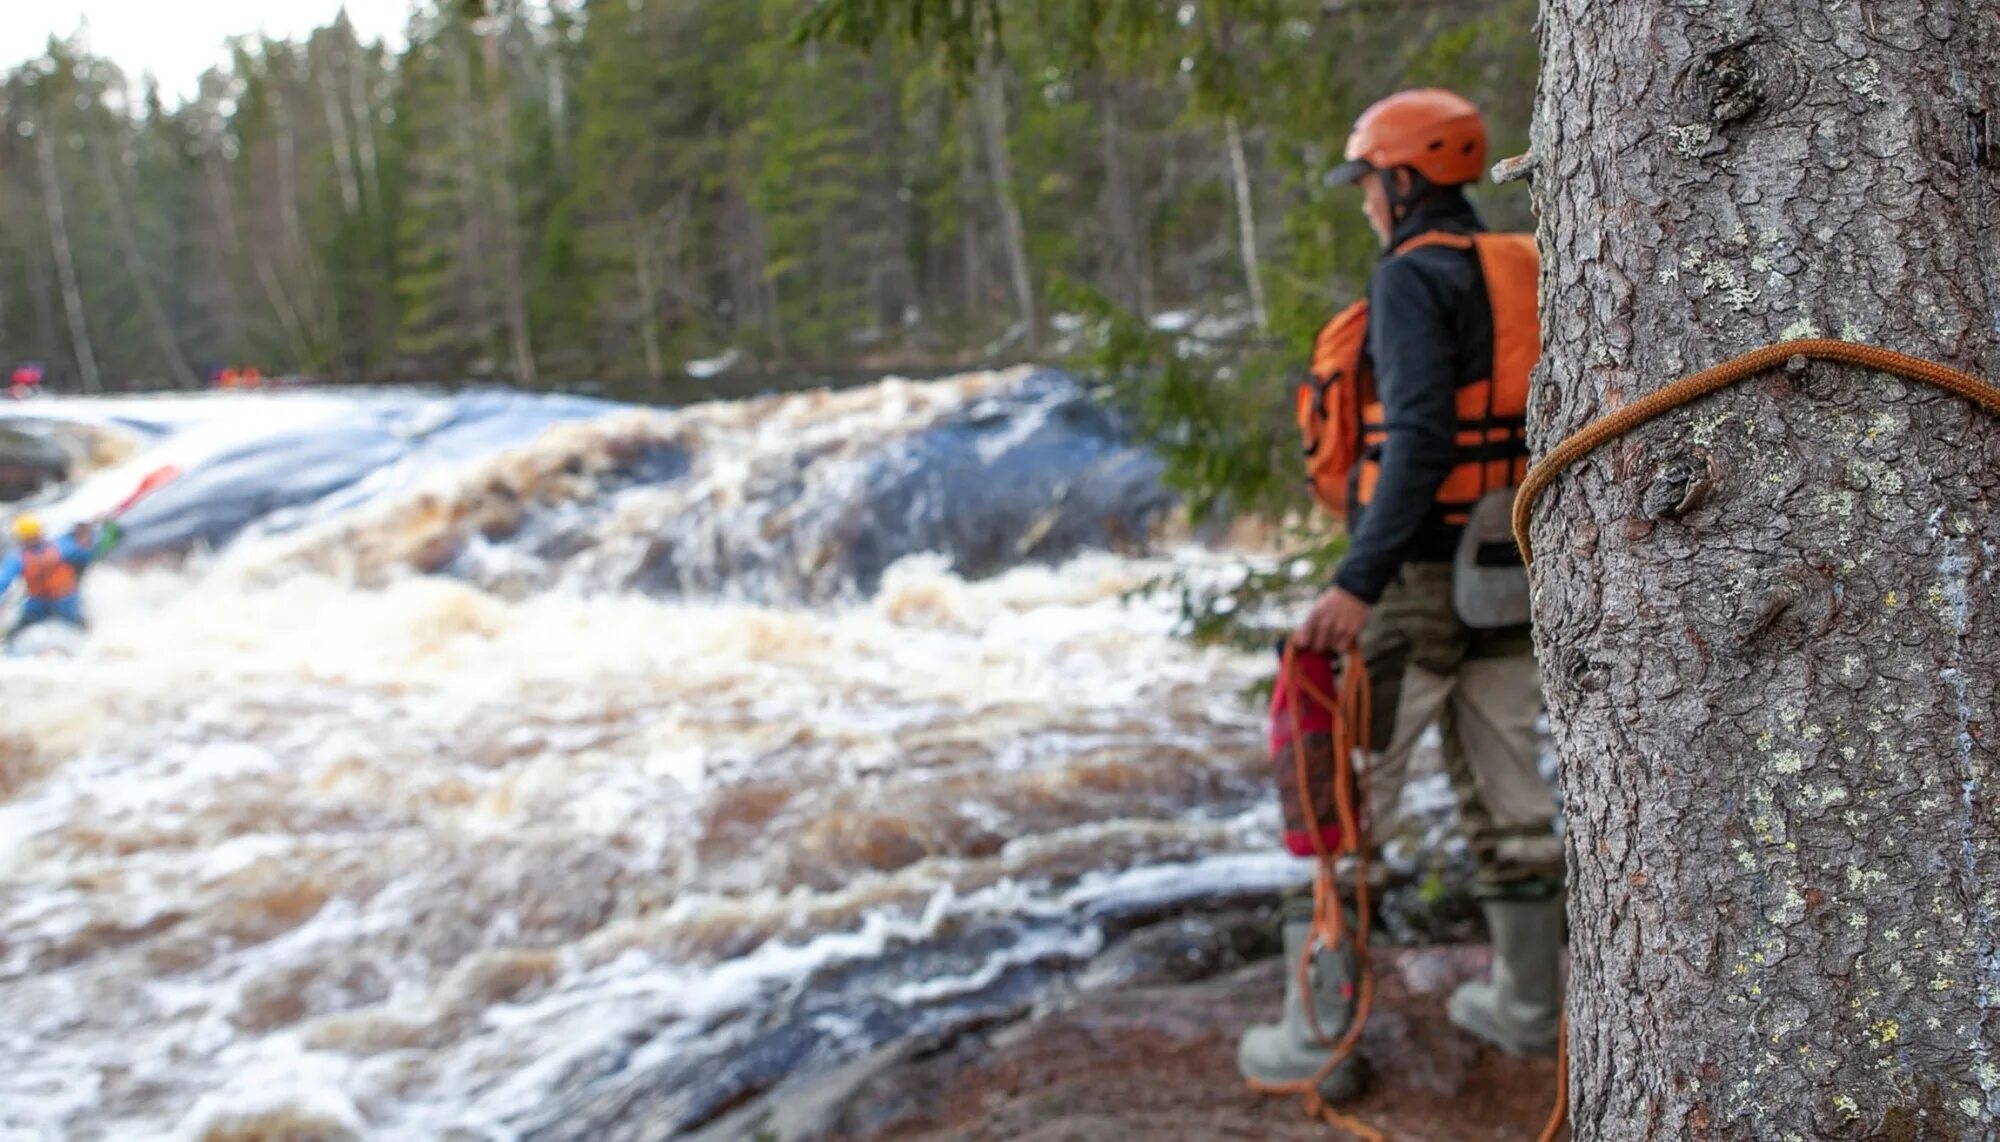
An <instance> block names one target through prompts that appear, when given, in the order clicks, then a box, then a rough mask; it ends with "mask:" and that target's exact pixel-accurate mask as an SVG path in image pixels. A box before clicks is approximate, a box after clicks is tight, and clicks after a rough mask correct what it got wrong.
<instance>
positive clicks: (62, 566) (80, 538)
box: [0, 513, 123, 642]
mask: <svg viewBox="0 0 2000 1142" xmlns="http://www.w3.org/2000/svg"><path fill="white" fill-rule="evenodd" d="M121 538H123V534H122V533H121V532H120V530H119V527H118V524H117V522H116V521H106V522H105V523H104V524H103V525H102V526H100V527H91V526H90V525H88V524H82V525H78V527H77V528H76V530H75V531H74V532H72V534H70V535H67V536H64V537H63V538H62V539H61V540H58V541H54V542H51V541H50V540H49V539H48V537H47V536H46V535H44V534H43V530H42V521H41V519H40V518H39V517H37V516H35V515H34V514H32V513H24V514H22V515H18V516H16V517H14V539H15V542H16V543H17V544H18V545H19V547H18V549H17V550H16V551H15V552H14V553H13V554H12V555H9V556H8V557H7V559H6V561H5V562H0V595H5V594H6V593H7V591H8V590H9V589H10V588H12V587H13V585H14V581H15V580H16V579H19V580H20V581H21V582H22V584H23V585H24V586H25V587H26V588H27V591H28V598H27V600H26V601H25V602H23V603H22V604H21V613H20V614H19V616H17V617H16V618H15V620H14V625H13V627H12V628H11V629H10V630H8V632H7V638H6V641H7V642H12V641H13V640H14V637H15V636H16V635H18V634H20V633H21V632H22V631H24V630H26V629H28V628H29V627H31V626H34V625H35V624H37V623H43V622H47V621H49V620H50V619H59V620H61V621H63V622H66V623H68V624H70V625H71V626H74V627H77V628H79V629H82V628H84V627H86V626H87V625H88V623H87V622H86V620H85V619H84V616H83V597H82V595H81V593H80V592H79V591H78V586H79V584H80V582H81V580H82V576H83V571H84V569H85V568H87V567H89V566H90V565H91V563H93V562H95V561H96V560H98V559H100V558H102V557H103V556H104V555H106V554H108V553H109V552H110V551H111V549H112V548H113V547H116V546H117V545H118V541H119V540H120V539H121Z"/></svg>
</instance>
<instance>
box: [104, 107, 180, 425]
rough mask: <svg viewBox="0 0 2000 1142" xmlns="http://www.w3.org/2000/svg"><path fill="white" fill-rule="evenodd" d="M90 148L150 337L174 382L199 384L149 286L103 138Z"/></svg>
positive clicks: (121, 188) (157, 296)
mask: <svg viewBox="0 0 2000 1142" xmlns="http://www.w3.org/2000/svg"><path fill="white" fill-rule="evenodd" d="M90 152H91V160H92V165H93V166H95V167H96V168H97V181H98V185H99V186H100V188H101V190H102V193H103V195H104V202H105V205H106V207H107V208H108V209H109V211H110V214H111V230H112V234H113V236H114V237H116V238H117V239H118V250H119V252H120V253H121V254H122V255H124V259H125V272H126V273H127V274H128V275H130V276H131V278H132V286H133V288H134V289H136V290H138V291H139V308H141V309H143V310H145V311H146V321H147V323H148V324H149V325H151V326H152V327H153V340H154V343H155V344H157V345H158V346H159V349H160V356H161V358H162V359H163V360H165V361H166V363H167V371H168V372H170V373H172V374H173V377H174V383H175V384H177V385H179V386H180V387H182V388H184V389H197V388H200V387H201V381H200V379H199V378H197V377H196V376H195V374H194V369H193V368H192V367H190V366H189V365H188V362H187V358H186V357H185V356H183V355H182V353H181V347H180V343H179V342H178V341H177V340H175V338H174V326H173V322H172V321H170V320H168V318H167V311H166V308H165V307H164V306H162V305H161V304H160V293H159V291H158V290H157V289H155V288H154V287H153V275H152V274H151V273H150V272H148V271H147V269H146V259H145V257H144V256H143V255H142V254H141V253H140V250H139V235H138V232H137V230H136V229H134V227H133V225H132V214H131V211H130V210H128V209H127V208H126V205H125V188H124V185H123V184H122V183H121V182H120V181H119V179H118V174H117V172H116V171H115V170H113V169H112V166H111V159H110V156H109V155H108V154H106V153H105V147H104V144H103V141H102V140H92V141H91V145H90Z"/></svg>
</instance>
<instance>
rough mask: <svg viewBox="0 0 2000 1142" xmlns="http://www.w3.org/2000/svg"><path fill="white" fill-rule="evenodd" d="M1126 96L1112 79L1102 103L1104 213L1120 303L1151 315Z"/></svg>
mask: <svg viewBox="0 0 2000 1142" xmlns="http://www.w3.org/2000/svg"><path fill="white" fill-rule="evenodd" d="M1123 102H1124V96H1123V94H1122V93H1121V92H1120V91H1119V87H1118V82H1117V81H1116V80H1109V81H1107V82H1106V83H1105V85H1104V94H1103V97H1102V99H1101V100H1100V101H1099V112H1100V115H1101V117H1102V119H1103V121H1104V212H1105V215H1106V220H1107V221H1108V222H1109V223H1110V224H1111V245H1112V250H1113V251H1114V255H1115V259H1116V264H1117V269H1118V286H1119V294H1120V296H1119V301H1120V302H1122V303H1123V304H1124V305H1125V306H1126V307H1127V308H1128V309H1131V310H1132V311H1133V312H1135V313H1138V314H1139V315H1140V316H1142V317H1143V316H1151V311H1152V304H1151V298H1149V297H1148V296H1147V294H1148V292H1149V291H1148V290H1147V289H1146V276H1145V272H1144V270H1143V269H1142V268H1141V267H1142V265H1143V260H1142V258H1141V256H1140V252H1139V242H1140V239H1139V232H1140V231H1139V203H1138V199H1137V198H1136V197H1135V196H1134V195H1133V193H1132V179H1131V177H1130V176H1129V175H1128V173H1127V172H1126V164H1125V129H1124V126H1123V118H1124V117H1123V115H1122V114H1121V112H1120V105H1121V104H1122V103H1123Z"/></svg>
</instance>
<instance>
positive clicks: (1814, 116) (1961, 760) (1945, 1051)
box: [1531, 0, 2000, 1142]
mask: <svg viewBox="0 0 2000 1142" xmlns="http://www.w3.org/2000/svg"><path fill="white" fill-rule="evenodd" d="M1541 49H1542V61H1543V71H1542V87H1541V91H1540V98H1539V101H1538V107H1537V111H1536V118H1535V128H1534V151H1535V170H1536V174H1535V194H1536V200H1537V205H1538V207H1539V209H1540V212H1541V217H1542V238H1543V243H1544V248H1545V251H1546V254H1547V270H1546V273H1545V277H1544V282H1545V286H1546V289H1547V290H1548V296H1547V297H1546V298H1545V306H1544V312H1545V313H1546V314H1547V315H1548V317H1547V324H1546V328H1545V337H1546V341H1547V356H1546V357H1545V358H1544V364H1543V367H1542V371H1541V374H1540V376H1539V377H1538V383H1537V386H1536V393H1535V398H1534V401H1533V404H1532V406H1531V407H1532V408H1534V409H1535V419H1536V421H1537V423H1536V425H1535V445H1536V447H1537V448H1538V449H1540V450H1546V449H1547V448H1548V447H1549V446H1550V445H1552V444H1553V443H1554V442H1555V441H1557V440H1559V439H1561V438H1562V437H1564V436H1566V435H1568V434H1570V433H1571V432H1574V431H1575V430H1576V429H1578V428H1579V427H1581V426H1582V425H1583V424H1584V423H1585V422H1587V421H1589V420H1590V419H1592V418H1593V417H1596V416H1598V415H1600V414H1602V413H1604V412H1606V411H1608V410H1611V409H1614V408H1617V407H1620V406H1623V405H1625V404H1628V403H1629V402H1631V401H1632V400H1633V399H1635V398H1636V397H1638V396H1640V395H1642V394H1644V393H1646V392H1648V391H1652V390H1655V389H1658V388H1659V387H1661V386H1662V385H1664V384H1665V383H1667V382H1668V381H1670V380H1672V379H1674V378H1676V377H1678V376H1680V375H1682V374H1685V373H1688V372H1692V371H1694V370H1697V369H1700V368H1702V367H1704V366H1707V365H1710V364H1713V363H1715V362H1718V361H1720V360H1722V359H1724V358H1727V357H1730V356H1732V355H1734V354H1737V353H1739V352H1742V351H1744V350H1746V349H1749V348H1752V347H1754V346H1758V345H1762V344H1765V343H1767V342H1771V341H1776V340H1780V339H1783V338H1788V337H1795V336H1801V335H1813V334H1817V335H1825V336H1831V337H1841V338H1847V339H1853V340H1859V341H1865V342H1869V343H1872V344H1877V345H1882V346H1886V347H1891V348H1895V349H1899V350H1902V351H1905V352H1909V353H1915V354H1919V355H1923V356H1928V357H1934V358H1937V359H1940V360H1943V361H1947V362H1950V363H1953V364H1956V365H1958V366H1960V367H1963V368H1967V369H1970V370H1973V371H1977V372H1981V373H1983V374H1984V375H1985V376H1987V377H1989V378H1995V379H2000V290H1996V280H2000V230H1996V229H1995V226H1994V223H1995V222H1996V221H2000V164H1996V158H1995V151H1994V149H1993V148H1994V143H1993V139H1994V132H1993V130H1992V125H1993V124H1994V123H1995V122H1996V121H2000V119H1996V115H2000V23H1996V21H1995V19H1994V14H1993V9H1992V7H1991V6H1990V4H1988V3H1986V2H1985V0H1874V2H1871V3H1866V4H1846V5H1833V4H1825V3H1822V2H1821V0H1754V2H1753V0H1715V2H1714V3H1703V4H1692V3H1681V2H1676V0H1625V2H1623V3H1618V4H1604V3H1596V2H1593V0H1544V2H1543V4H1542V26H1541ZM1534 540H1535V550H1536V552H1537V556H1538V558H1537V560H1536V564H1535V597H1536V619H1537V637H1538V642H1539V645H1540V652H1541V658H1542V665H1543V670H1542V673H1543V678H1544V682H1545V685H1546V689H1547V696H1548V701H1549V705H1550V721H1551V724H1552V726H1553V729H1554V732H1555V736H1556V740H1557V743H1558V745H1559V747H1560V750H1561V754H1562V770H1563V781H1564V793H1565V805H1566V809H1567V813H1568V820H1569V826H1570V832H1569V837H1570V838H1571V847H1570V854H1571V862H1572V863H1571V874H1572V897H1571V904H1570V922H1571V949H1572V951H1571V956H1572V958H1571V972H1572V978H1571V985H1570V993H1569V1013H1570V1020H1571V1027H1572V1035H1571V1058H1572V1065H1573V1070H1572V1074H1573V1076H1574V1078H1573V1108H1574V1116H1575V1121H1576V1131H1577V1136H1578V1137H1579V1138H1581V1139H1617V1140H1621V1142H1622V1140H1624V1139H1641V1138H1704V1139H1705V1138H1745V1139H1782V1138H1812V1139H1846V1138H1854V1139H1859V1138H1909V1139H1919V1138H1938V1139H1948V1138H1966V1139H1970V1138H1990V1137H1993V1131H1994V1129H1995V1126H1994V1123H1995V1122H1996V1121H2000V1019H1996V1017H1995V1015H1996V1007H2000V930H1996V927H1997V926H2000V919H1997V918H2000V772H1996V766H2000V751H1996V748H1995V744H1994V743H1995V741H1996V738H1995V736H1994V734H1995V727H1996V726H2000V625H1996V624H1995V623H1994V622H1993V621H1992V619H1993V616H1995V615H1997V614H2000V577H1996V570H2000V424H1996V423H1995V420H1994V418H1992V417H1991V416H1988V415H1987V414H1984V413H1981V412H1979V411H1977V410H1975V409H1972V408H1970V407H1969V406H1967V405H1966V404H1965V403H1964V402H1962V401H1960V400H1958V399H1957V398H1954V397H1951V396H1948V395H1945V394H1943V393H1941V392H1938V391H1936V390H1934V389H1930V388H1927V387H1923V386H1919V385H1915V384H1906V383H1903V382H1900V381H1896V380H1893V379H1890V378H1887V377H1884V376H1882V375H1877V374H1873V373H1870V372H1867V371H1865V370H1860V369H1855V368H1850V367H1846V366H1833V365H1826V364H1817V363H1815V364H1806V363H1803V362H1800V363H1798V364H1797V365H1796V367H1794V368H1790V369H1786V370H1780V371H1777V372H1775V373H1774V374H1772V375H1768V376H1766V377H1763V378H1761V379H1758V380H1754V381H1751V382H1746V383H1743V384H1740V385H1737V386H1735V387H1733V388H1731V389H1729V390H1727V391H1725V392H1723V393H1721V394H1718V395H1716V396H1714V397H1710V398H1708V399H1705V400H1703V401H1701V402H1699V403H1697V404H1695V405H1693V406H1690V407H1687V408H1683V409H1681V410H1678V411H1675V412H1672V413H1669V414H1667V415H1666V416H1665V417H1663V418H1662V419H1661V420H1659V421H1656V422H1654V423H1651V424H1648V425H1646V426H1644V427H1642V428H1639V429H1637V430H1635V431H1634V432H1633V433H1631V434H1630V435H1628V436H1627V437H1626V438H1625V439H1623V440H1621V441H1619V442H1617V443H1615V444H1612V445H1609V446H1607V447H1606V448H1605V449H1604V450H1602V451H1601V452H1600V453H1599V454H1598V455H1596V456H1594V457H1592V458H1590V459H1588V460H1586V461H1584V462H1583V463H1581V464H1579V465H1577V466H1576V467H1575V468H1574V469H1572V470H1571V471H1570V472H1569V473H1568V474H1567V475H1565V476H1564V477H1563V478H1562V479H1561V480H1560V481H1558V483H1557V484H1556V486H1555V487H1554V488H1553V489H1551V491H1550V492H1549V494H1548V495H1547V496H1545V497H1544V498H1543V500H1542V501H1541V503H1540V504H1539V507H1538V509H1537V511H1536V513H1535V526H1534Z"/></svg>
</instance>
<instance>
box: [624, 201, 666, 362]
mask: <svg viewBox="0 0 2000 1142" xmlns="http://www.w3.org/2000/svg"><path fill="white" fill-rule="evenodd" d="M653 259H654V251H653V226H652V223H651V222H650V221H647V220H644V219H641V220H639V221H636V222H634V223H633V225H632V270H633V276H634V277H635V278H637V279H638V283H637V284H638V286H639V304H640V306H641V307H642V312H641V314H640V317H639V344H640V346H641V347H642V348H643V349H644V350H645V353H646V375H647V376H648V377H651V378H653V379H654V380H659V379H660V378H662V377H664V376H666V375H667V366H666V359H665V358H664V357H663V356H662V355H661V353H660V290H659V286H658V283H657V279H656V278H655V276H654V265H653Z"/></svg>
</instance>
